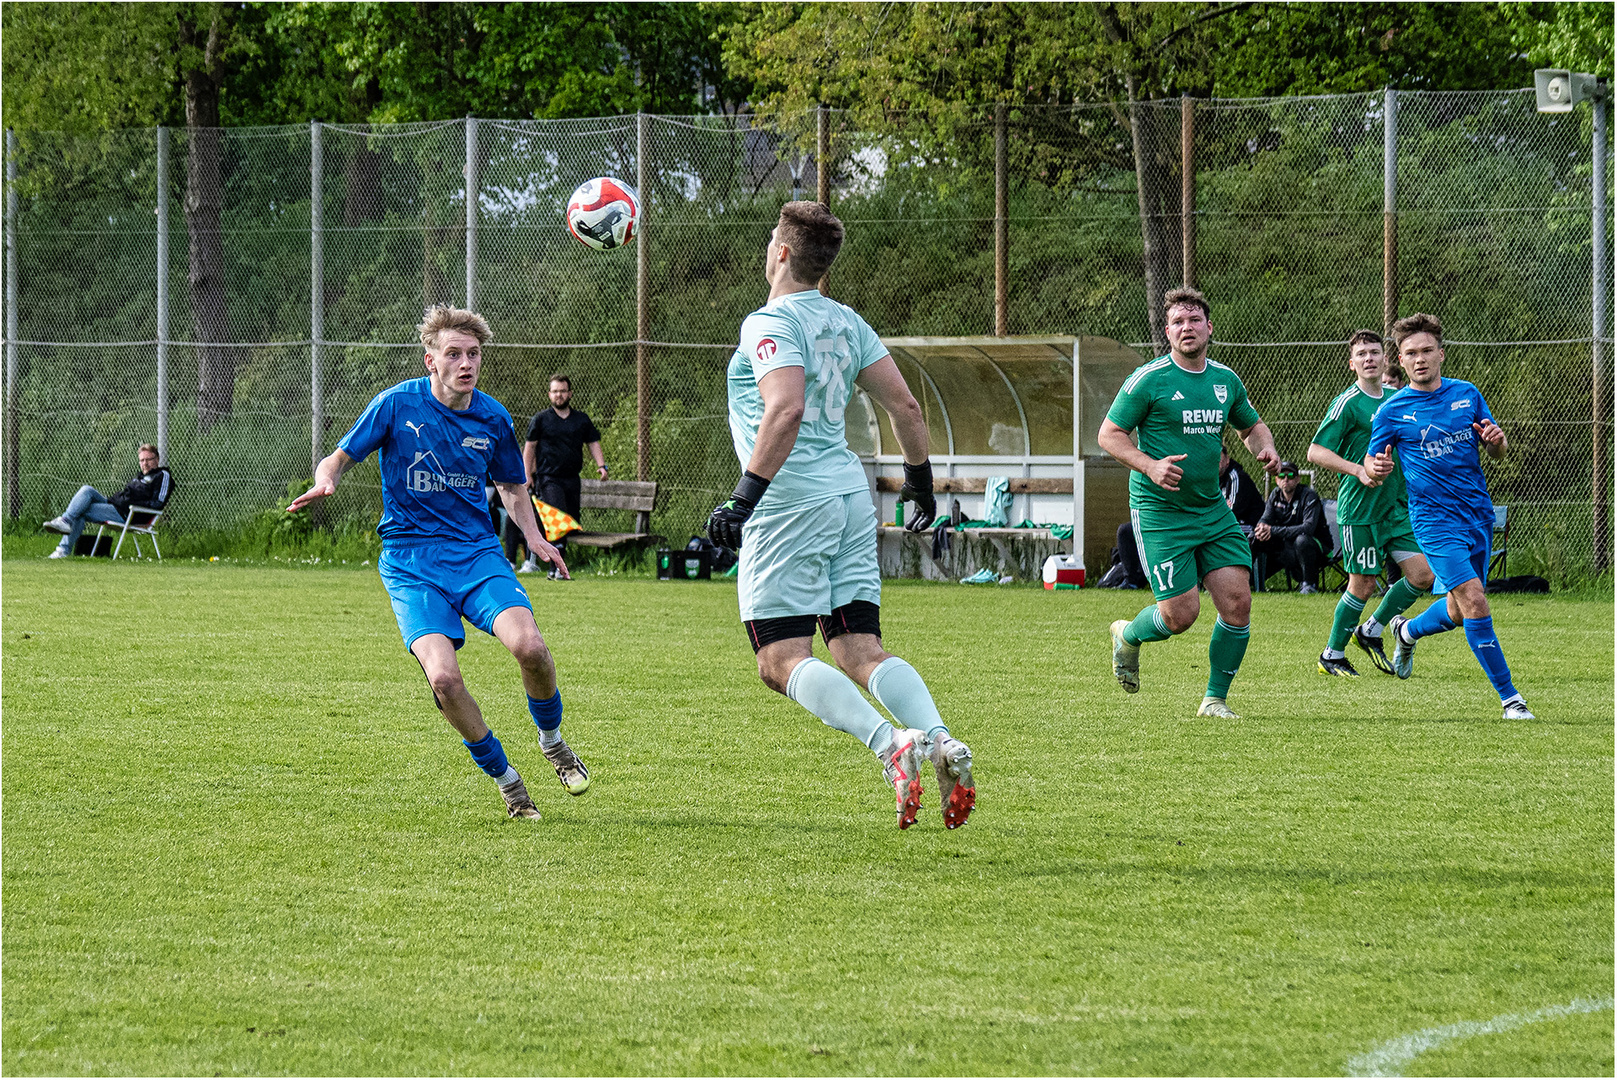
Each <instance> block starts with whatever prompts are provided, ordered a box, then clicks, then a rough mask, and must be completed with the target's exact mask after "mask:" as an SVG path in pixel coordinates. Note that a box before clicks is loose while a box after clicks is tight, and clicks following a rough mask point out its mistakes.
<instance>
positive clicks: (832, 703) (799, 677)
mask: <svg viewBox="0 0 1617 1080" xmlns="http://www.w3.org/2000/svg"><path fill="white" fill-rule="evenodd" d="M786 696H787V697H789V698H791V699H792V700H793V701H795V702H797V703H798V704H799V705H801V706H803V708H805V709H807V710H808V711H809V712H811V713H813V714H814V715H815V716H818V717H819V718H820V719H821V721H823V722H824V723H825V724H826V725H827V726H828V727H834V728H836V729H837V730H838V731H846V732H847V733H848V734H849V735H852V736H853V737H854V738H856V739H858V740H859V741H860V742H862V743H864V744H865V745H866V746H868V747H870V748H871V749H872V750H874V751H876V752H877V753H878V754H879V753H881V751H882V750H883V749H885V748H886V746H887V744H888V743H889V742H891V741H892V737H893V736H892V732H893V725H891V724H889V723H888V722H887V721H886V720H884V719H882V715H881V713H879V712H877V711H876V710H875V709H873V708H871V705H870V702H868V701H866V700H865V696H864V695H863V694H861V693H860V692H859V687H857V686H855V685H854V684H853V680H851V679H849V678H848V677H847V676H846V675H844V674H842V672H840V671H838V670H837V669H836V668H834V667H832V666H831V665H830V664H827V663H826V662H825V661H824V660H820V659H818V658H816V657H812V656H811V657H809V658H808V659H807V660H804V661H803V662H802V663H800V664H798V665H797V666H796V667H795V668H793V669H792V674H791V677H790V678H788V679H787V680H786Z"/></svg>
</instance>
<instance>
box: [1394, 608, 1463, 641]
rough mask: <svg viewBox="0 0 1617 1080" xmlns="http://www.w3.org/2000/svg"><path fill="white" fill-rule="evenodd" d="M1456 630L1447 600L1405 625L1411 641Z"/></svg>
mask: <svg viewBox="0 0 1617 1080" xmlns="http://www.w3.org/2000/svg"><path fill="white" fill-rule="evenodd" d="M1453 629H1454V620H1453V619H1451V618H1449V604H1448V601H1447V600H1439V601H1438V602H1437V603H1435V604H1433V605H1432V606H1431V607H1429V608H1427V609H1426V610H1425V611H1423V612H1421V613H1420V614H1419V615H1417V616H1415V617H1414V618H1413V619H1410V620H1409V622H1407V623H1405V624H1404V631H1405V632H1406V633H1407V634H1408V635H1409V640H1411V641H1419V640H1420V639H1421V638H1423V637H1431V636H1432V635H1433V634H1441V633H1443V632H1444V631H1446V630H1453Z"/></svg>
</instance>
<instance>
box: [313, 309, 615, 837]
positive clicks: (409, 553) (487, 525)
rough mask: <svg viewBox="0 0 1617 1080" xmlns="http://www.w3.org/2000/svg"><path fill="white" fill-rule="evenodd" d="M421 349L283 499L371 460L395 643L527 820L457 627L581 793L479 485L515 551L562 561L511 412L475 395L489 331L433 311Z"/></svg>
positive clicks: (546, 660) (529, 610)
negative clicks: (544, 526) (513, 665)
mask: <svg viewBox="0 0 1617 1080" xmlns="http://www.w3.org/2000/svg"><path fill="white" fill-rule="evenodd" d="M416 329H417V330H418V331H420V334H421V344H422V345H423V346H424V348H425V349H426V357H425V362H426V366H427V377H426V378H424V379H412V380H411V381H409V382H402V383H399V384H398V385H397V386H395V387H392V388H391V389H388V390H383V391H382V392H381V393H380V394H377V395H376V397H375V398H374V399H372V401H371V403H370V404H369V405H367V406H366V407H365V411H364V412H363V413H361V414H360V417H359V419H358V420H356V421H354V426H353V428H352V429H350V430H349V432H348V434H346V435H344V436H343V437H342V440H341V441H340V442H339V443H338V444H337V449H336V450H335V451H334V452H333V453H332V454H331V456H330V457H327V458H325V459H324V460H323V461H321V462H320V464H319V465H318V466H316V467H315V471H314V486H313V487H311V488H310V489H309V490H308V491H306V492H304V493H303V494H302V495H300V496H298V498H296V499H294V500H293V501H292V504H291V505H290V506H288V507H287V510H288V511H297V510H301V509H303V508H304V507H305V506H308V505H309V504H310V503H313V502H315V501H316V500H317V499H323V498H325V497H326V496H328V495H330V494H332V493H333V492H335V491H336V490H337V483H338V481H339V480H341V479H342V475H343V473H345V472H347V471H348V470H349V469H351V468H353V467H354V466H355V465H357V464H359V463H360V462H361V461H364V460H365V458H367V457H369V456H370V455H371V454H372V453H376V452H380V456H381V461H380V465H381V474H382V521H381V524H379V525H378V526H377V527H376V531H377V532H378V533H380V534H381V536H382V557H381V558H380V559H378V560H377V561H376V568H377V569H378V570H380V571H381V574H382V584H383V585H385V586H386V587H387V594H388V598H389V599H390V600H391V601H392V603H393V615H394V618H395V619H397V620H398V624H399V633H400V634H401V635H402V636H403V637H404V647H405V648H406V649H408V650H409V651H410V653H411V655H413V656H414V657H415V658H416V660H417V661H418V662H419V663H420V664H421V670H422V673H423V674H425V675H426V677H427V684H428V685H429V686H430V687H432V699H433V701H434V703H436V704H437V706H438V708H439V709H440V710H442V711H443V714H444V719H445V720H447V721H449V724H450V726H451V727H453V728H454V729H455V730H456V731H457V732H458V733H459V734H460V736H461V739H462V740H463V741H464V742H465V744H466V749H467V751H468V752H469V753H470V754H471V755H472V760H473V761H474V762H476V763H477V766H478V768H480V769H482V770H483V771H484V772H485V773H487V774H488V775H489V776H490V777H492V778H493V780H494V782H495V784H497V785H498V786H499V790H500V795H501V797H502V798H504V800H505V809H506V813H507V814H508V815H510V816H511V817H514V818H516V817H521V818H537V817H538V816H539V809H538V807H536V806H534V804H533V799H531V798H530V797H529V796H528V789H527V786H526V785H525V784H524V783H523V781H522V776H521V774H519V773H518V772H517V771H516V769H515V768H513V767H512V766H511V763H510V762H509V761H508V760H507V759H506V756H505V749H504V747H502V746H501V745H500V740H499V739H497V738H495V736H494V732H492V731H490V730H489V727H488V725H487V724H486V723H484V721H483V714H482V712H481V710H479V709H478V707H477V702H476V701H475V700H473V698H472V695H471V694H469V693H467V692H466V683H465V681H464V680H463V679H462V678H461V674H460V664H459V662H458V661H457V660H456V659H455V650H457V649H459V648H460V647H461V645H462V644H464V643H465V641H466V629H465V627H464V626H463V625H462V623H461V620H462V619H463V618H464V619H465V620H466V621H467V622H469V623H471V624H473V625H474V626H476V627H477V628H478V629H479V630H481V631H483V632H484V633H486V634H492V635H493V636H495V637H496V638H498V639H499V640H500V644H501V645H504V646H505V647H506V648H507V649H509V650H510V651H511V655H512V656H514V657H516V661H517V665H518V666H519V667H520V668H521V669H522V685H523V688H524V689H526V690H527V694H528V713H529V715H530V716H532V717H533V721H534V723H535V724H536V725H538V728H539V747H540V751H541V752H542V753H543V754H544V756H545V759H546V760H547V761H549V762H550V764H551V766H552V767H553V768H554V769H555V770H556V776H557V778H559V779H560V780H561V783H562V787H564V788H566V789H567V792H568V793H569V794H572V795H582V794H583V793H584V792H585V790H587V789H588V788H589V785H590V777H589V772H588V770H586V769H585V768H584V763H583V762H582V761H580V760H579V759H578V755H577V754H575V753H573V751H572V749H571V748H570V747H569V746H568V745H567V743H566V742H565V741H564V740H563V739H562V737H561V691H560V690H558V689H557V688H556V665H555V662H554V661H553V660H552V659H551V657H550V650H549V649H548V648H547V647H546V646H545V642H544V639H543V638H542V637H540V636H539V628H538V626H537V625H535V623H534V621H533V606H532V605H531V604H530V603H529V602H528V594H527V593H525V592H524V591H523V590H522V586H521V585H519V584H518V583H517V579H516V575H515V574H514V573H512V572H511V564H510V563H509V562H507V561H506V560H505V553H504V552H503V551H502V550H501V549H500V539H499V537H498V536H496V535H495V534H494V521H493V519H492V518H490V517H489V512H488V504H487V503H486V502H485V501H484V499H483V484H484V482H485V478H487V479H488V480H492V481H493V483H494V486H495V487H496V488H497V489H498V490H499V493H500V501H501V502H503V503H504V504H505V508H506V511H507V512H508V513H509V514H510V515H511V520H512V521H514V522H516V524H517V527H518V528H519V529H521V530H522V535H523V536H524V537H526V539H527V541H528V550H529V551H531V552H533V553H534V554H535V555H537V556H538V557H539V558H541V559H543V560H545V561H546V562H549V563H551V564H552V565H554V566H555V567H556V568H557V569H558V570H559V571H560V573H561V574H563V575H564V576H565V575H566V573H567V564H566V563H564V562H563V561H562V559H561V556H560V554H558V553H557V551H556V549H555V548H554V547H552V546H551V545H550V544H548V543H546V541H545V534H544V533H543V532H542V531H540V529H539V523H538V522H537V521H536V520H535V519H534V515H533V502H532V500H530V499H529V498H528V489H527V475H526V471H525V470H524V468H523V465H522V452H521V451H520V450H519V449H518V448H517V440H516V431H515V429H514V428H513V427H512V424H511V414H510V413H508V412H506V411H505V408H504V406H502V405H501V404H500V403H499V402H498V401H495V400H494V399H493V398H491V397H489V396H488V395H487V394H485V393H483V392H482V391H481V390H479V389H477V376H478V373H479V372H480V371H481V370H482V366H483V345H484V344H485V343H486V342H487V341H488V340H489V338H491V337H492V336H493V335H492V333H491V332H490V331H489V327H488V323H487V322H485V321H484V319H483V317H482V316H481V315H478V314H476V313H474V312H470V311H463V310H460V309H459V308H452V307H448V306H446V305H443V304H439V305H437V306H435V307H432V308H429V309H428V311H427V316H426V319H425V320H424V321H423V322H422V323H421V325H420V326H418V327H416Z"/></svg>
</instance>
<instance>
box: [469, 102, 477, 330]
mask: <svg viewBox="0 0 1617 1080" xmlns="http://www.w3.org/2000/svg"><path fill="white" fill-rule="evenodd" d="M478 165H479V162H478V160H477V118H476V117H475V116H468V117H467V118H466V308H467V310H469V311H476V310H477V191H478V187H479V184H480V180H479V176H478V174H479V170H478Z"/></svg>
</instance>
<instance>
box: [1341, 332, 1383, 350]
mask: <svg viewBox="0 0 1617 1080" xmlns="http://www.w3.org/2000/svg"><path fill="white" fill-rule="evenodd" d="M1385 344H1386V342H1385V341H1383V340H1381V335H1380V334H1378V333H1376V332H1375V331H1374V330H1355V331H1353V336H1352V337H1350V338H1348V351H1349V352H1352V351H1353V346H1355V345H1385Z"/></svg>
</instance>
